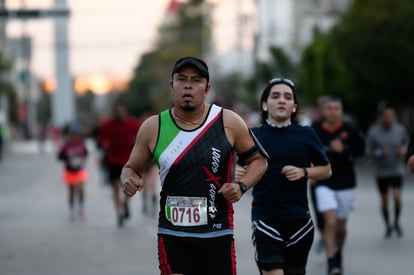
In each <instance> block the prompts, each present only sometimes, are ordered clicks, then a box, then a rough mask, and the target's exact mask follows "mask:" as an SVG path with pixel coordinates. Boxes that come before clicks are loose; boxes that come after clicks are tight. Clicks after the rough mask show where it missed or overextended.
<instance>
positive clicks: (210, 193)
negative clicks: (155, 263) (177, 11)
mask: <svg viewBox="0 0 414 275" xmlns="http://www.w3.org/2000/svg"><path fill="white" fill-rule="evenodd" d="M170 88H171V95H172V98H173V101H174V105H173V107H172V108H171V109H168V110H165V111H163V112H161V113H160V114H159V115H155V116H151V117H149V118H148V119H147V120H146V121H145V122H144V123H143V125H142V127H141V129H140V130H139V132H138V135H137V139H136V142H135V145H134V148H133V150H132V152H131V155H130V158H129V160H128V162H127V163H126V165H125V166H124V168H123V170H122V174H121V182H122V186H123V190H124V192H125V194H126V195H128V196H133V195H134V194H135V193H136V192H137V191H141V190H142V189H143V188H144V186H143V182H142V175H143V172H144V171H145V168H146V167H147V165H148V164H149V163H150V162H151V160H152V159H153V158H154V159H155V160H156V163H157V164H158V166H159V168H160V178H161V199H160V209H161V211H160V213H159V226H158V257H159V267H160V270H161V274H163V275H164V274H185V275H191V274H197V275H199V274H206V275H207V274H208V275H210V274H215V275H232V274H236V259H235V250H234V249H235V248H234V238H233V229H234V224H233V205H232V203H234V202H237V201H238V200H240V198H241V196H242V195H243V193H245V192H246V191H247V189H248V188H250V187H252V186H253V185H254V184H256V182H257V181H258V180H259V179H260V178H261V176H262V175H263V174H264V172H265V170H266V168H267V161H266V158H265V156H264V155H265V152H264V151H263V150H262V149H261V146H259V144H258V143H257V142H256V141H255V139H254V138H253V136H252V134H251V133H250V132H249V129H248V127H247V125H246V123H245V122H244V121H243V120H242V119H241V117H240V116H238V115H237V114H236V113H234V112H232V111H230V110H227V109H223V108H221V107H219V106H217V105H214V104H212V105H210V104H207V103H205V100H206V97H207V95H208V93H209V91H210V88H211V86H210V83H209V72H208V67H207V64H206V63H205V62H204V61H203V60H200V59H198V58H195V57H184V58H181V59H179V60H177V62H176V63H175V65H174V67H173V70H172V76H171V81H170ZM233 152H236V153H237V154H238V155H239V158H241V159H243V160H244V161H245V162H246V163H247V172H246V174H245V176H244V177H243V178H242V179H241V180H240V182H232V163H233Z"/></svg>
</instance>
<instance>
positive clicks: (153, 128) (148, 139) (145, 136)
mask: <svg viewBox="0 0 414 275" xmlns="http://www.w3.org/2000/svg"><path fill="white" fill-rule="evenodd" d="M157 135H158V116H152V117H150V118H148V119H147V120H146V121H145V122H144V123H143V124H142V126H141V127H140V129H139V131H138V134H137V137H136V140H135V144H134V147H133V148H132V151H131V154H130V156H129V159H128V161H127V163H126V164H125V165H124V167H123V168H122V172H121V177H120V178H121V186H122V189H123V191H124V193H125V194H126V195H127V196H133V195H134V194H135V193H136V192H137V191H141V190H142V188H143V187H144V186H143V183H142V175H143V173H144V171H145V168H146V167H148V165H149V164H150V162H151V160H152V158H153V156H152V149H153V148H154V146H155V142H156V138H157Z"/></svg>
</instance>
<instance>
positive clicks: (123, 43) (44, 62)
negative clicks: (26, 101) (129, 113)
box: [7, 0, 168, 78]
mask: <svg viewBox="0 0 414 275" xmlns="http://www.w3.org/2000/svg"><path fill="white" fill-rule="evenodd" d="M21 3H22V1H21V0H8V1H7V5H8V7H9V8H16V7H19V6H20V5H21ZM67 3H68V5H69V7H70V9H71V12H72V14H71V17H70V19H69V41H70V42H69V43H70V63H71V64H70V68H71V72H72V73H73V74H74V75H82V74H105V75H110V76H114V77H126V76H129V75H130V73H131V71H132V69H133V67H134V66H135V65H136V64H137V61H138V58H139V55H140V54H142V53H143V52H145V51H147V50H149V49H150V48H151V46H152V45H153V43H154V41H155V39H156V30H157V28H158V26H159V23H160V20H161V19H162V16H163V14H164V11H165V9H166V6H167V3H168V0H151V1H142V0H72V1H68V2H67ZM52 5H53V0H36V1H26V6H27V7H28V8H43V7H44V8H48V7H51V6H52ZM24 29H26V32H27V33H28V35H29V36H31V37H32V39H33V41H32V44H33V52H32V62H31V64H32V69H33V71H34V72H35V74H36V75H38V76H40V77H42V78H47V77H51V76H53V74H54V73H53V69H54V52H53V21H52V20H51V19H36V20H30V21H28V22H26V23H24V22H21V21H17V20H13V21H10V22H9V23H8V25H7V34H8V36H9V37H13V36H20V35H21V34H22V33H23V30H24Z"/></svg>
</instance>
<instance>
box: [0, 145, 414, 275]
mask: <svg viewBox="0 0 414 275" xmlns="http://www.w3.org/2000/svg"><path fill="white" fill-rule="evenodd" d="M47 151H48V152H46V153H43V154H40V153H38V152H37V148H36V146H35V145H34V144H27V143H25V144H18V145H14V146H12V150H11V152H9V153H8V154H7V156H6V159H5V160H4V161H3V162H2V163H0V275H72V274H80V275H95V274H96V275H109V274H111V275H112V274H125V275H129V274H131V275H132V274H134V275H136V274H142V275H151V274H159V273H158V268H157V266H158V265H157V256H156V255H157V254H156V233H155V232H156V221H155V219H152V218H149V217H146V216H143V215H142V214H141V213H140V209H141V200H140V197H139V196H138V197H136V198H134V199H133V200H132V202H131V203H132V208H133V213H132V219H131V220H130V221H129V222H128V223H127V224H126V226H125V227H124V228H117V226H116V224H115V217H114V211H113V208H112V203H111V199H110V191H109V190H108V188H106V187H105V186H104V185H102V183H100V180H99V174H98V171H97V166H96V159H95V157H94V156H93V155H91V157H90V158H89V161H88V164H87V165H88V168H89V171H90V180H89V181H88V183H87V186H86V192H87V200H86V211H87V219H86V220H85V221H83V222H81V221H75V222H69V220H68V215H67V214H68V213H67V204H66V194H67V193H66V189H65V186H64V185H63V183H62V182H61V180H60V174H61V170H62V167H61V164H59V163H58V162H56V160H55V157H54V155H53V150H52V149H51V147H49V150H47ZM358 179H359V187H358V190H357V201H356V210H355V212H354V213H353V215H352V217H351V221H350V224H349V230H350V233H349V239H348V242H347V246H346V250H345V252H344V258H345V259H344V261H345V268H346V270H345V274H346V275H370V274H375V275H394V274H398V275H413V274H414V271H413V268H412V261H413V254H414V219H413V215H414V178H413V176H412V175H409V176H408V178H407V180H406V185H405V189H404V209H403V216H402V224H403V227H404V230H405V235H404V237H403V238H401V239H397V238H392V239H390V240H384V239H383V238H382V235H383V226H382V223H381V218H380V215H379V206H378V195H377V193H376V192H377V191H376V189H375V184H374V182H373V180H372V170H371V169H370V167H369V165H359V166H358ZM249 208H250V197H249V195H247V196H245V197H244V198H243V199H242V201H240V202H239V203H237V204H236V210H235V211H236V216H235V222H236V232H235V234H236V253H237V262H238V274H239V275H250V274H257V270H256V267H255V263H254V261H253V248H252V245H251V242H250V223H249V216H250V210H249ZM317 238H318V237H317ZM308 274H310V275H323V274H325V257H324V255H323V254H318V253H317V252H316V249H315V248H314V249H312V252H311V255H310V259H309V264H308Z"/></svg>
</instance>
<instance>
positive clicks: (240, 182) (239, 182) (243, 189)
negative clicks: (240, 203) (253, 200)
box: [236, 181, 248, 194]
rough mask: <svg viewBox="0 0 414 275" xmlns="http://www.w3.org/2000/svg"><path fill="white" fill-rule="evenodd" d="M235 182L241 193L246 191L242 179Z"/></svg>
mask: <svg viewBox="0 0 414 275" xmlns="http://www.w3.org/2000/svg"><path fill="white" fill-rule="evenodd" d="M236 183H237V184H238V185H239V187H240V191H241V192H242V194H244V193H246V191H247V189H248V188H247V185H246V184H245V183H244V182H242V181H237V182H236Z"/></svg>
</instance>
